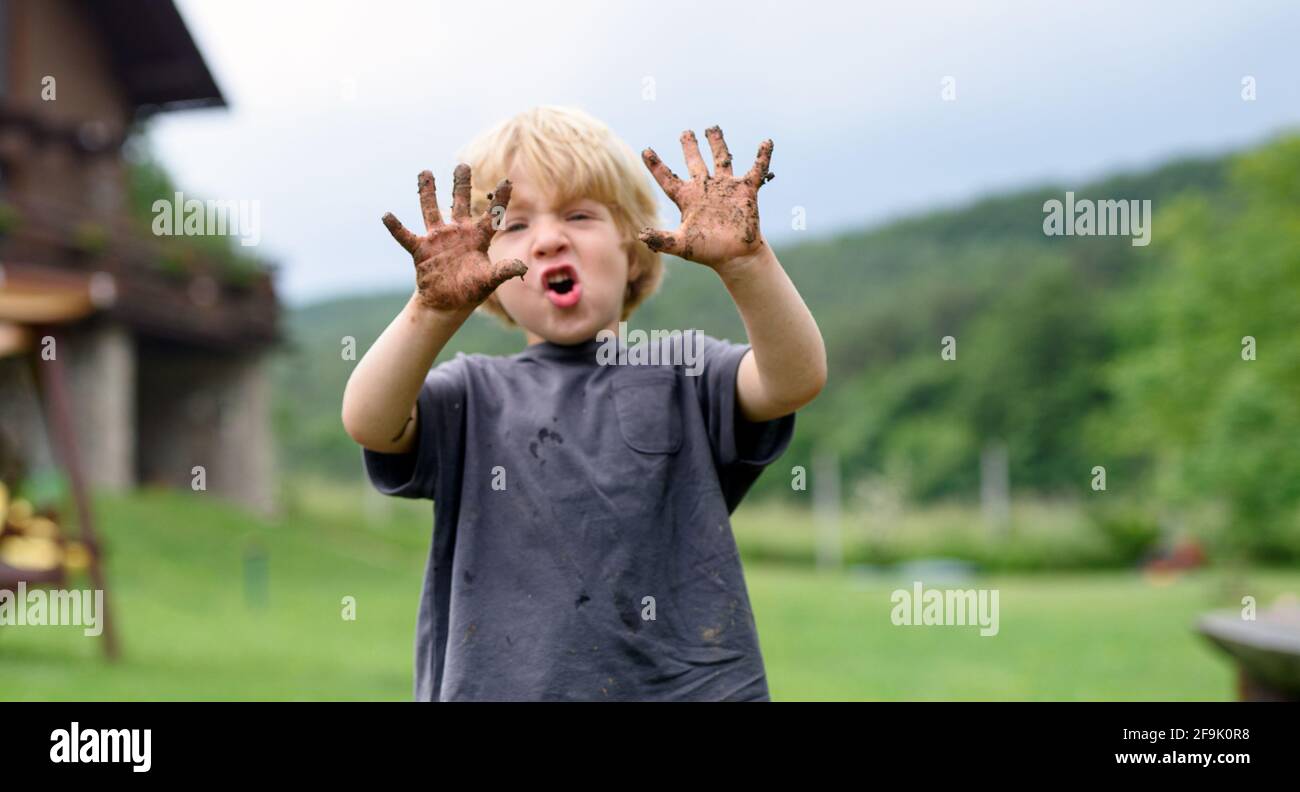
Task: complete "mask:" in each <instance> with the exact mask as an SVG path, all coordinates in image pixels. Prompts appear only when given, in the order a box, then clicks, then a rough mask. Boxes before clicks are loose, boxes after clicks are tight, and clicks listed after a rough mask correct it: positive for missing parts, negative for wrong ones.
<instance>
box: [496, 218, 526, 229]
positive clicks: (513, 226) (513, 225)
mask: <svg viewBox="0 0 1300 792" xmlns="http://www.w3.org/2000/svg"><path fill="white" fill-rule="evenodd" d="M523 227H524V224H523V223H521V222H519V221H518V220H516V221H515V222H513V223H511V224H510V225H508V226H506V227H505V228H503V229H501V230H502V231H518V230H519V229H521V228H523Z"/></svg>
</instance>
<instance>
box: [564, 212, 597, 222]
mask: <svg viewBox="0 0 1300 792" xmlns="http://www.w3.org/2000/svg"><path fill="white" fill-rule="evenodd" d="M575 218H585V219H588V220H590V219H592V216H591V213H590V212H583V211H578V212H574V213H573V214H571V215H569V219H570V220H573V219H575Z"/></svg>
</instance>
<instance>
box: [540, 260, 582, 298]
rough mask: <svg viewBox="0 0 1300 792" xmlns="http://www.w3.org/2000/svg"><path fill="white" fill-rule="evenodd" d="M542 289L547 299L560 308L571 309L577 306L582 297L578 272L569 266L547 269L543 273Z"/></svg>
mask: <svg viewBox="0 0 1300 792" xmlns="http://www.w3.org/2000/svg"><path fill="white" fill-rule="evenodd" d="M542 288H543V289H544V290H545V291H546V296H547V298H548V299H549V300H550V301H551V303H552V304H553V305H555V306H556V307H558V308H570V307H572V306H574V305H577V303H578V299H579V298H581V297H582V284H581V283H579V282H578V271H577V270H576V269H574V268H573V267H572V266H570V265H568V264H558V265H555V266H552V267H547V268H546V269H545V270H544V271H543V272H542Z"/></svg>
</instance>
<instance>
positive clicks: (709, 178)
mask: <svg viewBox="0 0 1300 792" xmlns="http://www.w3.org/2000/svg"><path fill="white" fill-rule="evenodd" d="M704 135H705V137H707V138H708V140H709V146H710V148H711V149H712V150H713V174H712V175H710V174H709V171H708V167H707V166H706V165H705V163H704V158H703V157H702V156H701V155H700V146H699V142H698V141H697V140H696V139H695V133H694V132H693V131H691V130H689V129H688V130H686V131H685V132H683V133H682V136H681V144H682V153H683V154H684V155H685V157H686V167H687V168H688V169H689V171H690V175H691V177H690V179H689V180H686V181H683V180H682V179H680V178H678V176H677V174H675V173H673V172H672V170H670V169H669V168H668V166H667V165H665V164H664V162H663V160H661V159H660V158H659V155H658V154H656V153H655V151H654V149H649V148H648V149H646V150H645V151H643V152H641V159H642V160H643V161H644V162H645V165H646V167H647V168H649V169H650V173H651V174H653V175H654V178H655V181H656V182H658V183H659V186H660V187H662V188H663V191H664V193H665V194H667V196H668V197H669V198H670V199H671V200H672V202H673V203H675V204H676V205H677V208H679V209H681V210H682V222H681V225H680V226H679V227H678V228H677V230H676V231H664V230H661V229H656V228H646V229H643V230H642V231H641V233H640V234H639V239H640V240H641V241H642V242H644V243H645V244H646V246H647V247H649V248H650V249H651V250H654V251H656V252H662V253H671V254H673V255H675V256H680V257H682V258H684V259H689V260H691V261H696V262H699V263H701V264H704V265H706V266H710V267H716V266H718V265H719V264H722V263H724V262H726V261H728V260H730V259H733V258H737V257H740V256H746V255H752V254H753V253H756V252H758V250H760V249H761V248H762V246H763V245H764V244H766V243H765V242H764V240H763V235H762V232H761V231H760V229H759V223H758V190H759V188H760V187H762V186H763V185H764V184H766V183H767V182H769V181H771V180H772V179H774V178H776V174H774V173H772V172H771V171H769V170H768V167H769V166H770V165H771V162H772V141H771V140H764V141H763V142H762V144H761V145H759V147H758V154H757V156H756V157H755V160H754V165H753V166H752V167H751V168H750V169H749V171H748V172H747V173H745V175H744V176H741V177H739V178H737V177H736V176H735V175H734V174H733V173H732V170H731V165H732V160H731V152H730V151H728V149H727V144H726V141H725V140H723V137H722V130H721V129H719V128H718V127H717V126H711V127H709V128H708V129H706V130H705V131H704Z"/></svg>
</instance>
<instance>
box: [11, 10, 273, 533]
mask: <svg viewBox="0 0 1300 792" xmlns="http://www.w3.org/2000/svg"><path fill="white" fill-rule="evenodd" d="M224 105H225V101H224V99H223V97H222V95H221V91H220V90H219V89H218V87H217V85H216V83H215V81H214V80H213V77H212V75H211V73H210V72H209V70H208V67H207V65H206V64H205V63H204V60H203V57H202V55H201V54H200V53H199V51H198V49H197V47H196V46H195V44H194V41H193V39H192V38H191V37H190V34H189V31H188V30H187V29H186V27H185V24H184V22H183V21H182V19H181V17H180V15H179V14H178V12H177V10H176V8H175V7H174V5H173V4H172V2H171V0H84V1H83V0H0V290H3V289H9V290H11V292H12V291H14V290H22V291H27V292H32V291H35V292H40V291H41V290H43V289H50V290H54V289H64V290H68V289H73V290H78V289H80V290H85V291H86V292H87V293H88V294H89V295H90V297H91V299H92V300H93V303H94V305H95V307H96V311H95V313H94V314H93V315H92V316H91V317H90V318H89V319H88V320H85V321H82V322H79V323H77V324H76V325H74V326H72V327H70V328H67V330H66V334H65V336H63V337H61V338H60V340H59V342H58V343H59V345H58V347H57V351H58V354H59V356H60V358H61V359H63V360H64V362H65V363H66V364H67V366H68V371H69V378H70V385H71V392H72V397H73V398H72V400H73V412H74V424H75V428H76V431H77V435H78V442H79V444H80V446H81V456H82V458H83V460H84V463H85V465H84V466H85V469H86V471H87V473H88V477H89V480H90V483H91V485H92V486H94V487H98V488H101V489H108V490H122V489H126V488H130V487H133V486H136V485H137V484H153V483H160V484H166V485H173V486H179V487H189V486H190V485H191V481H192V479H193V476H194V474H193V472H192V471H193V469H194V468H195V467H196V466H201V467H202V468H203V469H204V474H205V477H206V487H207V489H208V491H210V492H214V493H218V494H221V495H223V496H226V497H229V498H231V499H234V500H236V501H239V502H242V503H245V504H247V505H250V506H252V507H254V508H257V509H260V510H267V509H269V508H270V507H271V505H272V494H273V492H274V482H273V460H272V439H271V429H270V388H269V383H268V379H267V373H266V367H265V365H264V360H265V358H266V355H267V352H268V351H269V350H270V348H271V346H272V345H273V344H274V343H275V342H276V340H277V338H278V331H277V317H278V313H279V306H278V301H277V299H276V295H275V292H274V289H273V286H272V283H271V279H270V276H269V274H268V273H267V271H266V270H265V269H264V268H257V269H255V270H254V271H252V272H251V273H250V272H248V271H247V270H245V271H244V272H243V273H242V276H241V277H233V273H232V272H231V271H230V270H229V263H228V262H225V263H223V262H222V261H221V260H219V258H220V257H216V256H214V255H213V254H212V253H211V252H210V250H209V252H208V253H206V254H204V253H199V252H198V249H197V248H195V247H194V246H193V245H190V247H189V248H185V249H184V251H183V253H179V254H178V253H177V251H178V250H180V249H181V248H179V247H178V244H180V243H178V241H177V239H178V238H166V237H155V236H154V235H153V234H152V233H151V231H150V228H149V224H148V223H147V222H142V221H141V219H140V218H139V217H136V218H135V220H134V221H132V220H131V218H130V206H129V201H128V181H127V173H128V168H127V162H126V160H125V157H124V152H123V144H124V141H125V140H126V137H127V135H128V133H129V131H130V130H131V128H132V125H133V124H134V123H135V122H136V120H137V119H140V118H142V117H146V116H148V115H149V114H152V113H157V112H172V111H177V110H182V109H186V108H202V107H217V108H219V107H223V106H224ZM158 197H160V198H168V199H170V198H171V197H172V196H158ZM179 239H180V242H184V241H185V240H184V239H183V238H179ZM0 366H2V367H0V426H3V427H4V428H5V430H6V431H8V432H9V433H10V434H13V435H15V436H16V437H17V439H18V441H19V445H20V446H21V447H22V448H23V449H24V454H25V456H27V457H28V458H29V461H30V463H31V464H32V465H36V466H39V465H41V464H43V463H47V462H48V461H49V450H48V443H47V440H46V437H45V430H44V427H43V424H42V421H41V420H40V414H39V412H38V411H37V405H36V403H35V401H34V400H33V399H32V397H31V394H30V377H29V376H28V373H29V372H27V370H26V369H25V367H24V366H23V365H22V364H21V361H15V360H10V361H5V362H2V363H0Z"/></svg>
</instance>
